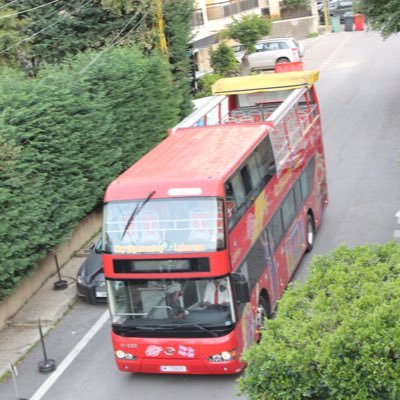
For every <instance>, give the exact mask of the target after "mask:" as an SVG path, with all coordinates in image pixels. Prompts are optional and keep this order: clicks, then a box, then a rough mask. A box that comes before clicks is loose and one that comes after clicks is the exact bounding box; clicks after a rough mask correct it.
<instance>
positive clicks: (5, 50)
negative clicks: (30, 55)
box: [0, 0, 93, 54]
mask: <svg viewBox="0 0 400 400" xmlns="http://www.w3.org/2000/svg"><path fill="white" fill-rule="evenodd" d="M57 1H59V0H57ZM92 1H93V0H88V1H87V2H86V3H84V4H82V5H80V6H79V7H78V8H76V9H75V10H73V11H71V12H69V13H67V14H65V15H62V16H61V18H60V19H58V20H57V21H54V22H52V23H51V24H50V25H47V26H46V27H44V28H43V29H41V30H40V31H38V32H35V33H33V34H32V35H30V36H28V37H26V38H24V39H22V40H20V41H19V42H18V43H15V44H14V45H12V46H10V47H7V48H6V49H4V50H2V51H0V54H3V53H6V52H7V51H9V50H11V49H13V48H14V47H17V46H19V45H20V44H22V43H24V42H26V41H27V40H29V39H31V38H33V37H35V36H36V35H39V34H40V33H42V32H44V31H46V30H47V29H49V28H51V27H52V26H54V25H56V24H58V23H59V22H61V21H62V20H64V19H65V18H68V17H69V16H70V15H72V14H75V13H76V12H78V11H79V10H80V9H82V8H83V7H85V6H87V5H88V4H90V3H91V2H92Z"/></svg>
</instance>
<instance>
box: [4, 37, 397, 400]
mask: <svg viewBox="0 0 400 400" xmlns="http://www.w3.org/2000/svg"><path fill="white" fill-rule="evenodd" d="M304 63H305V67H306V68H319V69H321V74H320V81H319V82H318V83H317V90H318V93H319V97H320V102H321V108H322V117H323V121H322V122H323V126H324V136H325V148H326V157H327V169H328V182H329V194H330V205H329V207H328V209H327V210H326V213H325V216H324V221H323V224H322V226H321V228H320V230H319V232H318V235H317V240H316V243H315V247H314V251H313V253H312V254H325V253H326V252H328V251H330V250H331V249H333V248H335V247H336V246H338V245H339V244H341V243H347V244H349V245H351V246H353V245H357V244H363V243H372V242H378V243H384V242H387V241H389V240H391V239H392V238H393V232H394V230H395V229H396V220H395V217H394V215H395V213H396V212H397V211H398V210H400V185H399V182H400V164H399V163H398V160H399V159H400V135H399V132H400V113H399V112H398V110H399V109H400V107H399V106H400V104H399V103H400V100H399V96H398V93H397V92H398V86H399V83H400V38H399V37H397V38H391V39H389V40H387V41H385V42H384V41H382V39H381V38H380V36H379V35H378V34H375V33H366V32H341V33H338V34H331V35H326V36H323V37H321V38H316V39H315V40H313V41H308V46H307V53H306V58H305V60H304ZM397 228H399V227H398V226H397ZM310 257H311V256H307V257H306V258H305V259H304V260H303V262H302V264H301V265H300V267H299V269H298V271H297V274H296V277H295V278H296V279H298V280H303V279H305V278H306V276H307V266H308V263H309V261H310ZM104 311H105V307H102V306H99V307H91V306H88V305H86V304H82V303H80V302H78V303H77V304H76V306H75V307H74V309H73V310H72V311H71V312H70V313H68V315H67V316H66V317H65V318H64V319H63V320H62V321H61V322H60V324H59V325H58V326H57V327H56V329H55V330H54V332H52V333H51V334H50V335H49V336H48V338H47V339H46V340H47V342H46V343H47V349H48V354H49V357H52V358H54V359H55V360H56V361H57V363H58V369H57V371H58V375H57V376H56V377H57V379H55V378H54V375H51V376H50V377H48V376H47V375H42V374H40V373H39V372H37V362H38V361H40V360H42V359H43V356H42V353H41V348H40V346H38V347H36V348H35V349H34V350H33V351H32V353H31V354H30V355H29V356H28V357H27V359H26V360H24V361H23V362H22V363H21V365H20V367H19V371H20V376H19V377H18V387H19V394H20V397H26V398H29V399H31V400H39V399H42V398H43V399H45V400H50V399H51V400H54V399H57V400H70V399H73V398H78V397H79V398H82V399H85V400H94V399H96V400H101V399H109V398H121V399H126V398H131V397H139V398H145V399H146V400H156V399H157V400H158V399H163V400H164V399H172V398H173V399H174V400H180V399H182V400H183V399H186V398H187V397H188V396H190V398H191V399H192V400H201V399H203V398H208V399H219V400H224V399H233V398H236V392H237V389H236V379H237V377H231V376H228V377H197V376H188V377H186V376H184V377H181V376H153V375H132V374H123V373H120V372H119V371H117V370H116V368H115V365H114V362H113V357H112V351H111V344H110V339H109V326H108V324H107V323H106V324H105V325H103V326H101V325H100V326H99V329H98V331H94V330H92V331H91V330H90V328H91V327H92V326H93V324H94V323H95V322H96V321H97V320H98V319H99V318H100V317H101V316H102V315H103V313H104ZM87 332H89V333H90V332H92V333H93V338H92V339H91V340H90V341H88V340H87V339H85V334H87ZM86 342H87V344H86V345H85V346H84V344H85V343H86ZM79 343H80V344H81V345H82V351H80V352H78V349H77V348H76V347H75V351H74V353H72V355H71V353H70V351H71V349H73V348H74V346H76V345H77V344H78V345H79ZM65 359H67V360H68V362H70V364H69V365H68V366H66V365H67V364H66V363H65V362H64V361H63V360H65ZM64 367H65V369H64ZM52 377H53V378H52ZM47 378H49V379H50V380H47ZM51 379H52V380H51ZM41 385H42V386H41ZM39 387H41V389H40V390H41V391H40V392H38V391H37V389H38V388H39ZM15 398H16V397H15V394H14V388H13V385H12V381H10V380H9V381H7V382H5V383H4V384H2V385H1V386H0V400H9V399H15Z"/></svg>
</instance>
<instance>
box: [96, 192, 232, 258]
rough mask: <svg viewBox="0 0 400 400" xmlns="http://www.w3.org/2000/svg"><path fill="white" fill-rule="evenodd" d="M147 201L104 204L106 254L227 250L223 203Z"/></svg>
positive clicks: (169, 200) (181, 200) (188, 199)
mask: <svg viewBox="0 0 400 400" xmlns="http://www.w3.org/2000/svg"><path fill="white" fill-rule="evenodd" d="M145 200H146V201H144V200H136V201H123V202H122V201H121V202H110V203H107V204H106V205H105V207H104V226H103V249H102V250H103V251H104V252H106V253H115V254H155V253H190V252H192V253H193V252H204V251H215V250H220V249H223V248H224V247H225V239H224V222H223V216H222V215H223V213H222V210H223V208H222V200H218V199H216V198H210V197H207V198H204V197H203V198H179V199H151V198H150V197H148V198H147V199H145Z"/></svg>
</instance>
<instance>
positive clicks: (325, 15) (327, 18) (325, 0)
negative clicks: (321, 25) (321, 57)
mask: <svg viewBox="0 0 400 400" xmlns="http://www.w3.org/2000/svg"><path fill="white" fill-rule="evenodd" d="M324 19H325V31H326V32H329V31H330V27H329V14H328V0H324Z"/></svg>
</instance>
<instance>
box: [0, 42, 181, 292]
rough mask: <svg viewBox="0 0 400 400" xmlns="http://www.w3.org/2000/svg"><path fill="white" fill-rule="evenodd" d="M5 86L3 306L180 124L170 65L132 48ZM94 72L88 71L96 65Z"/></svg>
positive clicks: (5, 80) (1, 122)
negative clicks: (111, 186) (112, 185)
mask: <svg viewBox="0 0 400 400" xmlns="http://www.w3.org/2000/svg"><path fill="white" fill-rule="evenodd" d="M95 57H96V53H88V54H82V55H80V56H79V57H78V58H76V59H70V60H68V61H67V62H66V63H65V64H64V65H62V66H60V67H55V68H47V69H45V70H43V71H42V72H41V73H40V74H39V76H38V78H37V79H34V80H28V81H23V80H21V79H20V77H15V76H13V75H12V74H11V75H3V76H2V77H1V78H0V80H1V82H0V87H1V88H2V89H0V107H1V108H2V110H3V111H2V114H1V116H0V144H1V143H7V144H8V146H9V147H10V146H11V147H10V149H11V150H10V154H11V156H10V157H9V158H8V159H7V160H6V162H5V163H4V162H3V164H5V165H6V167H7V170H6V172H7V173H2V174H1V175H0V183H1V189H0V210H1V223H0V254H1V255H2V260H1V265H0V300H1V299H2V298H4V297H5V296H6V295H7V294H9V293H10V292H11V291H12V289H13V288H14V286H15V285H16V284H17V283H18V282H19V281H20V280H21V279H22V278H23V277H24V276H25V275H26V274H27V273H29V272H30V271H32V270H33V269H34V268H35V266H36V264H37V262H38V261H39V260H40V259H41V258H42V257H43V256H45V255H46V254H47V253H48V251H49V250H50V249H51V248H53V247H54V246H55V245H58V244H60V243H61V242H62V241H63V240H65V239H66V238H67V237H68V236H69V235H70V233H71V231H72V230H73V228H74V227H75V226H76V224H77V223H78V222H79V221H80V220H81V219H82V218H83V217H85V216H86V215H87V214H88V213H89V212H90V211H92V210H93V209H94V208H95V207H96V206H97V205H98V204H99V203H101V199H102V197H103V193H104V189H105V187H106V186H107V184H108V183H109V182H110V181H111V180H112V179H114V178H115V177H116V176H117V175H118V174H119V173H120V172H121V171H122V170H124V169H125V168H127V167H128V166H129V165H131V164H132V163H133V162H134V161H136V160H137V159H138V158H139V157H140V156H141V155H143V154H144V153H146V152H147V151H148V150H150V149H151V148H152V147H154V145H155V144H157V143H158V142H159V141H161V140H162V139H163V138H164V137H165V135H166V131H167V129H168V128H170V127H171V126H173V125H174V124H175V123H177V121H178V114H179V111H180V110H179V107H178V105H177V104H176V102H175V101H174V99H175V98H176V96H175V94H174V90H175V89H174V87H173V86H172V79H171V74H170V71H169V66H168V64H167V63H166V62H165V61H164V60H163V59H162V58H161V57H160V56H158V55H157V54H154V55H153V56H151V57H146V58H144V57H143V56H142V55H141V53H140V52H138V51H136V50H135V49H133V48H125V49H114V50H112V51H110V52H109V53H106V54H104V55H103V56H102V57H100V58H99V59H98V60H97V61H96V62H94V63H93V64H92V65H91V63H92V61H93V60H95ZM88 66H90V67H89V68H87V67H88Z"/></svg>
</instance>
